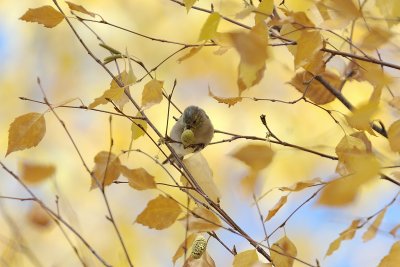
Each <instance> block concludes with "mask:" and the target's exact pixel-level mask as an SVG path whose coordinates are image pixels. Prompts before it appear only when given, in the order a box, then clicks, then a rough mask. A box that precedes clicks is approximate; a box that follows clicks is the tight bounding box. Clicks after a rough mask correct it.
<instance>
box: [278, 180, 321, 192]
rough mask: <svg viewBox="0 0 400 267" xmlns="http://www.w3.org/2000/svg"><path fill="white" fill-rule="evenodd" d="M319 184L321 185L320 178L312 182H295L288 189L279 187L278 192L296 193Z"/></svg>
mask: <svg viewBox="0 0 400 267" xmlns="http://www.w3.org/2000/svg"><path fill="white" fill-rule="evenodd" d="M320 183H322V180H321V178H314V179H312V180H307V181H300V182H297V183H295V184H293V185H291V186H289V187H280V188H279V190H282V191H291V192H296V191H301V190H303V189H305V188H309V187H311V186H313V185H316V184H320Z"/></svg>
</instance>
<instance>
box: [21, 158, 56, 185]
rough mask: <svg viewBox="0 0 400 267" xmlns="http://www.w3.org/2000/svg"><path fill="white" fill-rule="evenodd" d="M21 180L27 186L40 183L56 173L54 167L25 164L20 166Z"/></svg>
mask: <svg viewBox="0 0 400 267" xmlns="http://www.w3.org/2000/svg"><path fill="white" fill-rule="evenodd" d="M20 171H21V178H22V180H23V181H24V182H26V183H27V184H36V183H40V182H42V181H44V180H46V179H47V178H49V177H50V176H52V175H54V173H55V172H56V167H55V166H54V165H51V164H49V165H43V164H36V163H30V162H24V163H22V164H21V166H20Z"/></svg>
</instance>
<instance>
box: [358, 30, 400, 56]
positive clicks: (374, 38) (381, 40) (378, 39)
mask: <svg viewBox="0 0 400 267" xmlns="http://www.w3.org/2000/svg"><path fill="white" fill-rule="evenodd" d="M392 36H393V34H392V33H391V32H390V31H389V30H386V29H383V28H379V27H369V28H368V33H367V35H366V36H364V38H363V40H362V41H361V45H360V46H359V47H360V48H361V49H363V50H364V49H366V50H371V51H374V50H375V49H378V48H379V47H380V46H382V45H383V44H385V43H387V42H388V41H389V40H390V38H391V37H392Z"/></svg>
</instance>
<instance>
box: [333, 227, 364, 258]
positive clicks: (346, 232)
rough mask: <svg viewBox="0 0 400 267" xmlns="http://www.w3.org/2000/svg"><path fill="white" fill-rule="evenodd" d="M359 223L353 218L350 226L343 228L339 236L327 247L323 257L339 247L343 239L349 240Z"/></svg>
mask: <svg viewBox="0 0 400 267" xmlns="http://www.w3.org/2000/svg"><path fill="white" fill-rule="evenodd" d="M359 224H360V220H353V221H352V222H351V224H350V226H349V227H348V228H347V229H346V230H344V231H343V232H341V233H340V235H339V237H338V238H336V239H335V240H334V241H333V242H332V243H331V244H330V245H329V248H328V251H327V252H326V254H325V257H327V256H330V255H332V253H333V252H335V251H336V250H337V249H338V248H339V247H340V244H341V243H342V241H343V240H351V239H353V237H354V235H355V234H356V231H357V229H358V225H359Z"/></svg>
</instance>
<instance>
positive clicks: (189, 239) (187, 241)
mask: <svg viewBox="0 0 400 267" xmlns="http://www.w3.org/2000/svg"><path fill="white" fill-rule="evenodd" d="M195 238H196V234H190V235H188V237H187V238H186V239H185V240H184V241H183V242H182V244H181V245H180V246H179V247H178V249H177V250H176V252H175V254H174V256H173V257H172V262H173V263H174V264H175V263H176V261H177V260H178V259H179V258H180V257H182V256H183V254H184V253H185V250H186V251H188V250H189V248H190V246H191V245H192V243H193V241H194V239H195Z"/></svg>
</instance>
